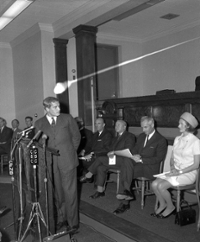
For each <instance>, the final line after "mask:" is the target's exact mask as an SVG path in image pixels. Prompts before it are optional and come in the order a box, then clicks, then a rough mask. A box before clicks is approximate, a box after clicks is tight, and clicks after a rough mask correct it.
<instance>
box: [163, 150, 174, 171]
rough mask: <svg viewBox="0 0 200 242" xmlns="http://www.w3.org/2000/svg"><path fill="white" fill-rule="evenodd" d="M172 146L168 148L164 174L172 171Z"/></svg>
mask: <svg viewBox="0 0 200 242" xmlns="http://www.w3.org/2000/svg"><path fill="white" fill-rule="evenodd" d="M172 148H173V146H172V145H168V147H167V154H166V156H165V160H164V162H163V170H162V172H166V171H170V159H171V156H172Z"/></svg>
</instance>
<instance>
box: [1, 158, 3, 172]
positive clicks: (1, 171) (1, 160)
mask: <svg viewBox="0 0 200 242" xmlns="http://www.w3.org/2000/svg"><path fill="white" fill-rule="evenodd" d="M1 174H3V158H2V157H1Z"/></svg>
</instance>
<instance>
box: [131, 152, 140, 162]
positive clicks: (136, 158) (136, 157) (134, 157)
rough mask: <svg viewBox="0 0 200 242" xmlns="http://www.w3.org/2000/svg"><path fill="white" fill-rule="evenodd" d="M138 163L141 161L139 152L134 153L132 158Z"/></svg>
mask: <svg viewBox="0 0 200 242" xmlns="http://www.w3.org/2000/svg"><path fill="white" fill-rule="evenodd" d="M132 159H133V160H134V161H135V162H136V163H141V155H139V154H137V155H133V158H132Z"/></svg>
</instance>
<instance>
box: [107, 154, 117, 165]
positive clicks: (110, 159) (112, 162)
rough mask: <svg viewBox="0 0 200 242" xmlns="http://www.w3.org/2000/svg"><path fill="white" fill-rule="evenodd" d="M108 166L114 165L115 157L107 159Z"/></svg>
mask: <svg viewBox="0 0 200 242" xmlns="http://www.w3.org/2000/svg"><path fill="white" fill-rule="evenodd" d="M109 165H116V155H114V156H113V157H112V158H111V157H109Z"/></svg>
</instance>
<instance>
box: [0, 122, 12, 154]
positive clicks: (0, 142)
mask: <svg viewBox="0 0 200 242" xmlns="http://www.w3.org/2000/svg"><path fill="white" fill-rule="evenodd" d="M12 135H13V131H12V129H11V128H8V127H7V126H6V120H5V119H3V118H0V155H3V154H8V155H10V149H11V140H12Z"/></svg>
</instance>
